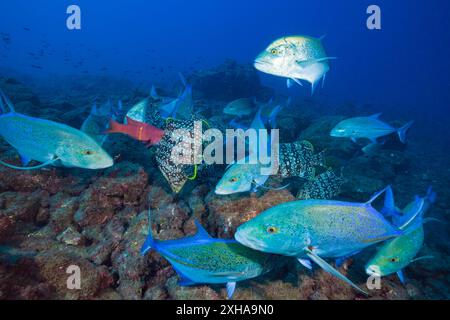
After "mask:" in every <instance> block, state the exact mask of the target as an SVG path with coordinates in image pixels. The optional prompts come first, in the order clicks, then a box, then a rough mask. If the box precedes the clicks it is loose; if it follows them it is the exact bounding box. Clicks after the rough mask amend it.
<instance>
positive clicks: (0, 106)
mask: <svg viewBox="0 0 450 320" xmlns="http://www.w3.org/2000/svg"><path fill="white" fill-rule="evenodd" d="M12 112H14V106H13V104H12V102H11V100H9V99H8V97H7V96H6V95H5V93H4V92H3V90H1V89H0V115H2V114H7V113H12Z"/></svg>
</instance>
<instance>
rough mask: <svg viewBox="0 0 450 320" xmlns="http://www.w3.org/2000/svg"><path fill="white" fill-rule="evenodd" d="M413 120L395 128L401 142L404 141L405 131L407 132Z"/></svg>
mask: <svg viewBox="0 0 450 320" xmlns="http://www.w3.org/2000/svg"><path fill="white" fill-rule="evenodd" d="M413 123H414V121H410V122H408V123H407V124H405V125H404V126H403V127H401V128H399V129H398V130H397V134H398V137H399V138H400V141H401V142H402V143H406V133H407V132H408V130H409V128H411V126H412V125H413Z"/></svg>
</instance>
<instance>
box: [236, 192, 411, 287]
mask: <svg viewBox="0 0 450 320" xmlns="http://www.w3.org/2000/svg"><path fill="white" fill-rule="evenodd" d="M383 192H384V190H383V191H381V192H378V193H377V194H375V195H374V196H373V197H372V198H371V199H370V200H369V201H368V202H367V203H350V202H342V201H330V200H299V201H292V202H287V203H283V204H280V205H277V206H274V207H272V208H270V209H268V210H266V211H264V212H262V213H261V214H260V215H258V216H256V217H255V218H254V219H252V220H250V221H248V222H247V223H245V224H243V225H241V226H240V227H239V228H238V229H237V232H236V234H235V238H236V240H237V241H239V242H240V243H242V244H243V245H246V246H248V247H250V248H253V249H255V250H260V251H263V252H268V253H275V254H282V255H287V256H295V257H297V258H298V259H299V261H300V262H301V263H302V264H303V265H309V264H310V262H308V261H309V259H311V260H313V261H314V262H316V263H317V264H319V265H320V266H321V267H322V268H324V269H325V270H326V271H328V272H331V273H332V274H333V275H335V276H337V277H339V278H340V279H342V280H344V281H346V282H347V283H349V284H351V285H352V286H354V287H355V288H357V289H358V290H360V289H359V288H358V287H357V286H355V285H354V284H353V283H352V282H351V281H350V280H348V279H347V278H345V277H344V276H343V275H341V274H340V273H339V272H338V271H337V270H335V269H334V268H333V267H331V265H329V264H328V263H327V262H325V261H324V260H323V259H322V257H325V258H326V257H329V258H340V257H343V256H349V255H352V254H354V253H355V252H358V251H360V250H362V249H364V248H366V247H368V246H370V245H372V244H375V243H378V242H381V241H384V240H387V239H390V238H395V237H398V236H400V235H402V231H401V230H400V229H399V228H397V227H395V226H393V225H392V224H391V223H389V222H388V221H387V220H386V219H385V218H384V217H383V215H382V214H381V213H379V212H378V211H377V210H375V209H374V208H373V207H372V205H371V204H372V202H373V201H374V200H375V199H376V198H377V197H378V196H379V195H380V194H382V193H383Z"/></svg>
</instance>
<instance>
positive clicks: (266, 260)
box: [141, 211, 273, 298]
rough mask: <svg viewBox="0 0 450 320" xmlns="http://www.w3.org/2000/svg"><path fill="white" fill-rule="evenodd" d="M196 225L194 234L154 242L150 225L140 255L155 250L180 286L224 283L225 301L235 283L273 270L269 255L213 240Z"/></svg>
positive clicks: (229, 242) (234, 243)
mask: <svg viewBox="0 0 450 320" xmlns="http://www.w3.org/2000/svg"><path fill="white" fill-rule="evenodd" d="M149 212H150V211H149ZM149 221H150V217H149ZM195 224H196V226H197V234H196V235H194V236H190V237H185V238H182V239H177V240H167V241H159V240H156V239H154V238H153V236H152V230H151V225H150V227H149V232H148V237H147V239H146V241H145V243H144V244H143V246H142V248H141V254H142V255H145V254H146V253H147V252H149V251H150V250H151V249H154V250H156V251H157V252H158V253H159V254H161V255H162V256H163V257H164V258H166V259H167V260H168V261H169V262H170V263H171V264H172V266H173V268H174V270H175V271H176V272H177V274H178V275H179V277H180V281H179V284H180V285H181V286H189V285H196V284H205V283H206V284H207V283H209V284H219V283H226V286H227V296H228V298H231V297H232V295H233V293H234V290H235V287H236V282H238V281H243V280H247V279H251V278H255V277H257V276H259V275H261V274H263V273H265V272H267V271H269V270H270V269H271V268H272V263H273V258H272V255H270V254H266V253H263V252H260V251H256V250H253V249H250V248H248V247H246V246H243V245H241V244H240V243H238V242H237V241H235V240H222V239H215V238H212V237H211V236H210V235H209V234H208V232H207V231H206V230H205V229H204V228H203V227H202V226H201V225H200V223H198V221H196V222H195Z"/></svg>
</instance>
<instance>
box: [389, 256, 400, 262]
mask: <svg viewBox="0 0 450 320" xmlns="http://www.w3.org/2000/svg"><path fill="white" fill-rule="evenodd" d="M390 261H391V262H397V261H398V258H397V257H394V258H391V259H390Z"/></svg>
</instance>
